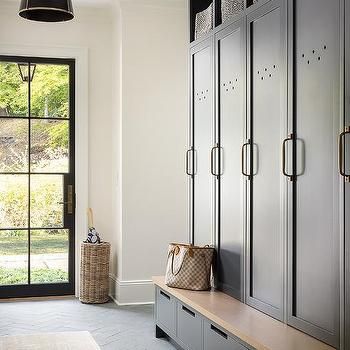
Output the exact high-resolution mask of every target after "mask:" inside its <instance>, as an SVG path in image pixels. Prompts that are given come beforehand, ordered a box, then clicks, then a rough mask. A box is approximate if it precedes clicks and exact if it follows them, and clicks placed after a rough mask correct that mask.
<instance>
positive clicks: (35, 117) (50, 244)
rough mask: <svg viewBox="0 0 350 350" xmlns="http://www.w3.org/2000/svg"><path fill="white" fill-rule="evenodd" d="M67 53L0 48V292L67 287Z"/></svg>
mask: <svg viewBox="0 0 350 350" xmlns="http://www.w3.org/2000/svg"><path fill="white" fill-rule="evenodd" d="M74 96H75V61H74V60H71V59H47V58H45V59H44V58H32V57H30V58H28V57H25V58H24V57H8V56H0V298H6V297H22V296H46V295H66V294H74V278H75V277H74V265H75V263H74V256H75V252H74V241H75V238H74V237H75V232H74V231H75V230H74V229H75V227H74V226H75V224H74V223H75V191H74V188H75V156H74V150H75V140H74V134H75V132H74V127H75V118H74V112H75V103H74Z"/></svg>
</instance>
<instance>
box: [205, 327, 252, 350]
mask: <svg viewBox="0 0 350 350" xmlns="http://www.w3.org/2000/svg"><path fill="white" fill-rule="evenodd" d="M213 349H215V350H247V348H246V347H244V346H243V345H241V344H239V343H238V342H237V341H235V340H234V339H232V338H230V337H229V336H228V335H227V333H226V332H225V331H223V330H222V329H220V328H219V327H217V326H216V325H214V324H212V323H209V322H205V323H204V350H213Z"/></svg>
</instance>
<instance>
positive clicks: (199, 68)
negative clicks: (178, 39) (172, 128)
mask: <svg viewBox="0 0 350 350" xmlns="http://www.w3.org/2000/svg"><path fill="white" fill-rule="evenodd" d="M190 59H191V108H190V109H191V118H190V122H191V125H190V144H191V149H190V152H189V153H190V154H191V155H192V157H189V158H190V161H189V163H192V164H190V165H191V166H190V168H191V169H190V172H189V173H190V174H192V175H191V178H192V179H191V189H190V197H191V201H190V202H191V206H190V207H191V214H190V218H191V219H190V222H191V225H190V226H191V240H192V243H193V244H195V245H199V246H202V245H206V244H211V243H212V241H213V228H214V215H213V211H214V198H213V192H214V191H213V186H214V180H213V176H212V174H211V169H212V166H211V165H212V164H211V150H212V147H213V146H212V145H213V137H214V136H213V135H214V129H213V128H214V117H213V116H214V110H213V109H214V105H213V39H212V38H210V39H209V40H207V41H204V42H202V43H201V44H199V45H197V46H196V47H195V48H193V49H192V50H191V53H190Z"/></svg>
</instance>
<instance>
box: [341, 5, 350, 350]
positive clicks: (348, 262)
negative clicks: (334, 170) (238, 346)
mask: <svg viewBox="0 0 350 350" xmlns="http://www.w3.org/2000/svg"><path fill="white" fill-rule="evenodd" d="M344 121H345V123H344V130H343V131H345V128H347V132H348V134H347V135H346V138H345V152H344V160H345V178H344V180H345V183H344V187H345V204H344V209H345V211H344V217H345V324H344V328H343V329H344V330H346V331H345V332H344V333H345V346H344V349H350V331H349V330H350V177H347V178H346V175H350V0H346V1H345V117H344ZM340 170H341V169H340ZM343 177H344V176H343Z"/></svg>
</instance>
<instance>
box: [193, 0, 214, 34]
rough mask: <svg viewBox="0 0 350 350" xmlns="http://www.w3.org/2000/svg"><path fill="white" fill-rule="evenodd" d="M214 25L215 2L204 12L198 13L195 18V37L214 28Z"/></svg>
mask: <svg viewBox="0 0 350 350" xmlns="http://www.w3.org/2000/svg"><path fill="white" fill-rule="evenodd" d="M213 25H214V7H213V3H211V4H210V6H209V7H208V8H207V9H205V10H204V11H202V12H199V13H197V14H196V20H195V35H194V36H195V39H198V38H200V37H201V36H203V35H204V34H206V33H209V32H210V30H211V29H213Z"/></svg>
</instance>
